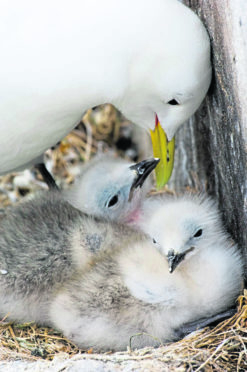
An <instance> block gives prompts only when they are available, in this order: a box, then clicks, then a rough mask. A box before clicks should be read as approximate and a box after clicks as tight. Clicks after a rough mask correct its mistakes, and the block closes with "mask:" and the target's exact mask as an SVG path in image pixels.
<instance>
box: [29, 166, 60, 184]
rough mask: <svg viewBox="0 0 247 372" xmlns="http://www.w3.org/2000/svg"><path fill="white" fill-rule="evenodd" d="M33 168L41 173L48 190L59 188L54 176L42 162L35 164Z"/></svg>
mask: <svg viewBox="0 0 247 372" xmlns="http://www.w3.org/2000/svg"><path fill="white" fill-rule="evenodd" d="M35 168H36V169H38V171H39V172H40V173H41V175H42V177H43V180H44V181H45V183H46V184H47V186H48V187H49V189H50V190H59V187H58V186H57V184H56V182H55V180H54V178H53V177H52V175H51V173H50V172H49V171H48V170H47V168H46V166H45V164H44V163H39V164H35Z"/></svg>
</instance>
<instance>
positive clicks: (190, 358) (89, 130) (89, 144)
mask: <svg viewBox="0 0 247 372" xmlns="http://www.w3.org/2000/svg"><path fill="white" fill-rule="evenodd" d="M126 126H127V123H126V122H125V121H123V120H121V117H120V116H119V114H118V113H117V112H116V111H115V110H114V109H113V108H112V107H111V106H110V105H105V106H104V107H103V108H101V111H100V113H99V111H98V109H96V110H95V111H92V110H90V111H89V112H88V113H87V114H86V116H85V117H84V118H83V122H82V123H81V124H80V125H79V126H78V128H77V129H75V130H74V131H72V133H70V134H69V135H68V136H67V137H66V138H65V139H64V140H63V141H61V143H60V144H59V145H58V147H56V148H55V149H53V150H49V151H48V152H47V155H46V157H47V159H46V162H47V165H48V166H49V169H50V170H51V171H52V173H53V174H54V175H55V178H56V181H57V182H58V184H59V185H61V186H62V187H66V185H68V184H69V183H71V182H73V180H74V178H75V176H76V172H77V171H76V168H78V167H79V166H80V161H81V160H83V161H88V160H89V159H90V158H91V156H92V155H93V154H94V153H95V152H96V151H99V150H100V151H105V150H107V149H109V148H114V143H116V141H117V140H118V138H119V136H120V134H121V131H122V129H123V128H125V127H126ZM21 174H22V173H21ZM19 175H20V173H14V174H11V175H6V176H2V177H0V208H4V207H6V206H7V205H10V204H13V203H15V202H16V201H19V200H21V199H22V198H23V197H26V196H25V195H26V193H25V192H23V193H21V192H20V190H18V188H17V187H15V184H16V183H15V182H14V179H15V177H17V176H19ZM29 180H30V189H28V187H27V189H28V192H27V193H28V194H30V193H32V192H33V191H35V190H36V189H37V188H44V187H46V186H44V184H43V183H42V179H41V178H40V176H39V174H38V173H35V174H34V177H33V178H32V177H29ZM32 183H34V184H35V187H32ZM25 186H26V185H25ZM0 217H1V216H0ZM1 218H2V217H1ZM198 306H200V304H198ZM133 337H138V335H133ZM56 356H63V357H65V358H70V357H75V356H78V358H81V359H92V360H100V361H103V362H109V361H114V363H119V364H121V363H123V362H125V361H132V362H136V363H139V362H140V363H141V362H144V361H150V362H151V363H152V364H153V363H156V362H157V363H165V364H164V365H165V366H166V368H168V369H167V370H169V371H175V370H176V371H205V372H208V371H222V372H223V371H224V372H225V371H238V372H241V371H246V370H247V290H245V291H244V294H243V295H242V296H240V297H239V299H238V311H237V313H236V314H235V315H234V316H233V317H232V318H230V319H227V320H225V321H224V322H222V323H220V324H219V325H218V326H217V327H215V328H213V329H210V328H208V327H207V328H205V329H203V330H200V331H197V332H195V333H193V334H191V335H189V336H187V338H185V339H183V340H181V341H179V342H175V343H171V344H169V345H161V346H160V347H159V348H157V349H154V348H145V349H140V350H132V348H131V340H130V343H129V345H128V348H127V351H126V352H118V353H110V352H109V353H104V354H94V350H92V349H89V350H81V349H79V348H78V347H77V346H76V345H74V344H73V343H71V342H70V341H69V340H67V339H66V338H65V337H63V335H62V334H61V333H59V332H57V331H55V330H54V329H51V328H43V327H38V326H37V325H36V324H34V323H28V324H13V323H10V322H8V317H7V314H6V317H5V318H4V319H2V320H0V360H2V361H3V360H17V359H18V360H19V359H23V360H30V361H37V360H47V361H51V360H53V359H54V358H55V357H56Z"/></svg>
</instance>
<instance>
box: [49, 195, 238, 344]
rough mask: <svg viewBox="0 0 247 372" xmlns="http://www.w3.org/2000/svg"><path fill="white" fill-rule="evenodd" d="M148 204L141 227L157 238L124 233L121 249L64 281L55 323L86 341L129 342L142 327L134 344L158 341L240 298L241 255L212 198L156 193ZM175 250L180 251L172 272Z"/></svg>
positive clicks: (211, 317) (56, 302) (52, 311)
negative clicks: (131, 235) (224, 227)
mask: <svg viewBox="0 0 247 372" xmlns="http://www.w3.org/2000/svg"><path fill="white" fill-rule="evenodd" d="M157 206H159V207H158V210H157ZM153 207H154V208H153ZM144 211H145V213H146V212H147V211H148V213H147V214H146V215H145V217H144V220H145V221H144V220H143V223H142V227H143V229H144V230H145V231H146V232H149V233H150V234H151V236H154V237H155V240H156V239H157V241H156V243H155V242H154V243H153V244H152V243H151V242H149V241H148V240H147V239H146V238H145V237H142V238H141V237H139V238H138V237H137V236H133V237H132V238H133V239H131V237H130V236H129V237H128V239H126V240H125V242H124V237H123V243H124V244H123V246H122V248H120V249H115V250H113V251H111V252H108V254H107V255H105V256H103V257H101V259H100V260H98V261H96V264H95V266H94V267H92V269H91V270H89V271H88V272H87V273H84V274H83V275H81V276H76V277H75V278H74V279H73V280H71V281H70V282H69V283H67V284H66V285H65V286H64V288H61V290H60V293H59V294H58V296H57V297H56V298H55V300H54V302H53V304H52V305H51V308H50V316H51V319H52V322H53V324H54V325H55V326H56V327H58V328H59V329H61V330H62V331H63V332H64V333H65V335H66V336H67V337H69V338H72V340H73V341H74V342H76V343H77V344H78V345H80V346H82V347H88V346H91V347H93V348H96V349H104V350H105V349H125V348H126V346H127V345H128V343H129V338H130V337H131V336H133V335H136V334H138V333H141V334H142V333H144V334H143V335H142V336H139V337H135V338H134V342H133V345H134V347H143V346H147V345H157V344H159V341H158V340H160V341H162V342H166V341H171V340H174V339H176V338H177V336H178V335H181V334H182V333H183V332H182V330H183V329H185V330H186V329H187V330H190V331H191V330H195V329H196V328H197V326H198V327H201V326H205V324H209V323H210V321H212V320H215V315H216V314H220V313H222V314H224V315H225V313H224V312H225V311H226V310H227V309H228V308H229V307H232V306H234V305H235V301H236V299H237V296H238V295H239V294H240V291H241V288H242V281H243V262H242V257H241V254H240V251H239V250H238V247H237V246H236V245H234V244H233V242H232V241H231V240H230V239H229V237H228V235H227V234H226V232H225V231H224V229H223V227H222V225H221V221H220V217H219V214H218V212H217V210H216V208H215V205H214V203H213V202H212V201H210V200H209V199H205V200H203V199H202V198H201V197H197V196H194V197H191V196H186V197H182V198H178V199H176V198H175V199H174V198H173V199H171V200H170V201H169V200H164V199H162V198H158V199H156V200H155V201H154V200H152V199H151V200H150V201H149V202H148V205H146V209H144ZM150 213H151V219H150ZM171 251H174V255H176V257H179V255H183V257H182V256H180V258H179V259H180V261H179V260H178V261H176V265H175V266H173V272H172V273H171V270H170V268H171V265H170V257H171ZM220 317H221V315H219V317H218V319H220ZM145 334H146V335H145ZM147 334H149V335H151V336H153V337H150V336H147ZM157 339H158V340H157Z"/></svg>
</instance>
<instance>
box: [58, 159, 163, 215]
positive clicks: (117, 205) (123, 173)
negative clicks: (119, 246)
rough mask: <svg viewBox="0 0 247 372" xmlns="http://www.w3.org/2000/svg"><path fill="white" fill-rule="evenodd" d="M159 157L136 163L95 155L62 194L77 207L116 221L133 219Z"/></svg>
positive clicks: (147, 189) (88, 212)
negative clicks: (148, 178)
mask: <svg viewBox="0 0 247 372" xmlns="http://www.w3.org/2000/svg"><path fill="white" fill-rule="evenodd" d="M158 162H159V159H148V160H143V161H141V162H139V163H137V164H133V163H129V162H127V161H125V160H123V159H119V158H118V159H116V158H113V157H112V156H103V157H101V158H95V159H94V160H93V161H90V162H89V163H88V164H87V165H85V166H84V169H83V170H82V175H81V177H80V179H79V180H78V181H77V182H76V183H75V185H74V186H72V188H71V189H70V190H69V191H68V192H66V193H65V198H66V199H67V200H68V201H69V202H70V203H71V204H72V205H73V206H74V207H76V208H78V209H80V210H81V211H83V212H85V213H87V214H90V215H93V216H96V217H103V218H104V219H108V220H113V221H117V222H130V221H132V219H135V218H136V217H137V216H135V215H136V214H137V213H138V209H139V208H140V204H141V201H142V199H143V198H144V196H145V195H146V193H147V192H148V191H149V189H150V187H151V183H150V182H147V181H146V180H147V177H148V176H149V174H150V173H151V172H152V170H153V169H154V168H155V167H156V165H157V164H158Z"/></svg>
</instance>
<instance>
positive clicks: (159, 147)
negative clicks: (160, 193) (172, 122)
mask: <svg viewBox="0 0 247 372" xmlns="http://www.w3.org/2000/svg"><path fill="white" fill-rule="evenodd" d="M150 133H151V139H152V144H153V154H154V157H155V158H160V162H159V164H158V165H157V167H156V168H155V173H156V185H157V189H158V190H159V189H161V188H162V187H163V186H164V185H165V184H166V183H167V182H168V181H169V178H170V177H171V174H172V170H173V164H174V151H175V138H174V137H173V138H172V140H171V141H168V140H167V136H166V133H165V131H164V130H163V129H162V127H161V125H160V122H159V119H158V117H157V116H156V123H155V129H154V130H150Z"/></svg>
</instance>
